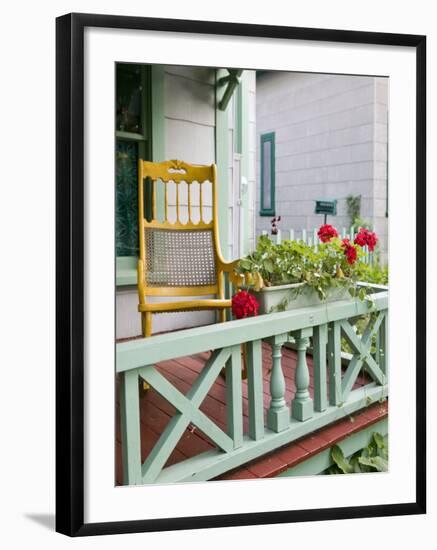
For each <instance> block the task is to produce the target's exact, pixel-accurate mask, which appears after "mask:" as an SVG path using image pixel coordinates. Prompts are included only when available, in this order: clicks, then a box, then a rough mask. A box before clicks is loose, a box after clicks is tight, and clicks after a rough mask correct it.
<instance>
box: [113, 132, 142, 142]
mask: <svg viewBox="0 0 437 550" xmlns="http://www.w3.org/2000/svg"><path fill="white" fill-rule="evenodd" d="M115 137H116V138H117V139H125V140H130V141H145V139H146V138H145V137H144V136H143V134H135V133H133V132H121V131H120V130H117V132H115Z"/></svg>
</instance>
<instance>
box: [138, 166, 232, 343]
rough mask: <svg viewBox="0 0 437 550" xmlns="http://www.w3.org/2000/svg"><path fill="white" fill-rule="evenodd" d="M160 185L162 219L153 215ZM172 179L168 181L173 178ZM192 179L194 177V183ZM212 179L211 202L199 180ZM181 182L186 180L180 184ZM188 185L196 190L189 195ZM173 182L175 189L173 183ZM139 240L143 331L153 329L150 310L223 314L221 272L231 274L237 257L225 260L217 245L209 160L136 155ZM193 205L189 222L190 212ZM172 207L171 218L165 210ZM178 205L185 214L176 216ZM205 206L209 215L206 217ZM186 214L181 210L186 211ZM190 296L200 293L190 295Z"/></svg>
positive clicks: (213, 172) (212, 171)
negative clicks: (147, 193)
mask: <svg viewBox="0 0 437 550" xmlns="http://www.w3.org/2000/svg"><path fill="white" fill-rule="evenodd" d="M146 178H148V185H151V186H152V188H151V197H152V201H151V202H152V208H151V210H152V212H151V216H149V218H150V219H146V217H145V214H144V183H145V181H147V179H146ZM158 182H162V183H159V185H161V186H162V187H163V193H160V196H161V197H163V201H164V205H163V214H162V216H161V217H163V218H164V219H163V220H162V221H161V220H158V219H157V200H158V191H157V185H158ZM172 182H173V183H172ZM182 182H185V183H186V189H187V193H186V194H187V200H186V204H184V205H182V204H181V183H182ZM193 182H197V184H198V185H197V184H195V185H194V186H193ZM206 182H210V185H211V187H212V188H211V197H212V204H209V205H206V204H205V202H204V200H203V199H204V196H205V195H204V192H203V186H204V185H205V183H206ZM170 185H172V186H173V190H175V193H174V195H175V200H174V204H170V202H169V191H170V189H169V187H170ZM184 187H185V186H184ZM193 187H196V191H197V193H195V194H196V195H197V196H195V197H193V194H194V193H192V191H193ZM174 188H175V189H174ZM138 204H139V243H140V258H139V260H138V296H139V305H138V311H139V312H140V313H141V321H142V333H143V336H145V337H147V336H150V335H151V334H152V315H153V314H154V313H162V312H174V311H190V310H194V311H195V310H216V311H217V312H218V315H219V321H225V320H226V309H227V308H230V307H231V300H230V299H229V298H225V281H224V273H229V276H230V278H231V279H232V274H233V269H234V267H235V264H236V262H225V260H224V259H223V256H222V254H221V250H220V240H219V231H218V208H217V170H216V166H215V164H212V165H211V166H196V165H191V164H187V163H186V162H183V161H180V160H169V161H165V162H148V161H143V160H141V159H140V161H139V170H138ZM195 209H197V215H196V218H198V221H196V223H194V222H193V217H194V216H193V214H194V212H195ZM170 210H172V212H174V211H175V214H176V216H175V218H176V219H174V220H172V221H170V219H169V212H170ZM181 210H183V211H184V213H185V214H188V215H187V217H188V219H187V220H186V221H182V220H181ZM206 210H208V211H209V210H210V211H211V212H212V219H210V220H208V219H207V220H205V217H204V214H205V211H206ZM185 217H186V216H185ZM152 296H159V297H174V296H182V297H187V299H186V300H183V301H177V302H176V301H160V302H150V301H149V298H150V297H152ZM192 296H196V297H202V296H205V298H197V299H193V298H190V297H192Z"/></svg>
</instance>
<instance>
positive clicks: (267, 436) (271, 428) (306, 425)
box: [117, 289, 388, 485]
mask: <svg viewBox="0 0 437 550" xmlns="http://www.w3.org/2000/svg"><path fill="white" fill-rule="evenodd" d="M369 312H371V313H372V314H371V315H370V316H369V317H370V318H369V322H368V325H367V327H366V329H365V330H364V332H363V334H362V336H359V335H358V334H357V333H356V332H355V330H354V328H353V325H352V324H351V321H352V320H353V319H354V318H356V317H358V316H361V315H363V314H365V313H369ZM387 317H388V291H386V290H382V291H381V289H378V292H376V293H375V294H373V295H372V300H371V307H369V302H367V301H365V302H361V301H359V300H352V299H351V300H347V301H341V302H333V303H329V304H321V305H318V306H314V307H310V308H301V309H298V310H294V311H285V312H281V313H272V314H268V315H262V316H259V317H252V318H249V319H244V320H240V321H230V322H227V323H222V324H217V325H213V326H206V327H200V328H194V329H189V330H184V331H179V332H174V333H171V334H165V335H161V336H154V337H151V338H147V339H142V340H135V341H131V342H125V343H120V344H117V372H118V373H119V376H120V411H121V426H122V456H123V473H124V484H125V485H142V484H148V483H174V482H177V481H204V480H208V479H211V478H213V477H216V476H218V475H220V474H222V473H224V472H226V471H228V470H231V469H233V468H236V467H238V466H240V465H241V464H244V463H246V462H248V461H250V460H253V459H255V458H257V457H259V456H261V455H263V454H265V453H268V452H270V451H273V450H275V449H276V448H279V447H281V446H283V445H285V444H287V443H290V442H292V441H294V440H296V439H298V438H300V437H302V436H304V435H307V434H308V433H311V432H313V431H314V430H317V429H319V428H321V427H323V426H326V425H327V424H330V423H332V422H334V421H336V420H338V419H339V418H342V417H344V416H348V415H350V414H351V413H353V412H355V411H357V410H359V409H361V408H363V407H366V406H368V405H369V404H371V403H373V402H375V401H378V400H380V399H382V398H385V397H386V396H387V395H388V385H387V359H388V357H387V339H388V338H387V330H388V318H387ZM310 337H311V338H312V353H313V371H314V400H313V399H312V398H311V397H310V393H309V384H310V376H309V368H308V364H307V359H306V357H307V354H306V351H307V348H308V346H309V339H310ZM342 337H343V338H345V339H346V341H347V342H348V344H349V347H350V348H351V350H352V354H351V358H350V361H349V364H348V366H347V368H346V370H345V372H344V373H343V372H342V352H341V340H342ZM291 339H293V341H294V342H295V346H296V350H297V367H296V372H295V377H296V380H295V381H296V393H295V395H294V398H293V400H292V402H291V403H287V402H286V399H285V379H284V374H283V370H282V365H281V355H282V346H283V345H284V344H286V343H287V342H289V341H290V340H291ZM262 340H266V341H267V342H269V343H270V345H271V349H272V370H271V375H270V394H271V401H270V406H269V409H268V413H267V421H266V423H265V422H264V411H263V383H262V381H263V373H262V345H261V344H262ZM245 342H246V343H247V345H246V349H247V365H246V367H247V385H248V404H249V428H248V432H247V433H243V410H242V403H243V398H242V380H241V352H240V350H241V344H242V343H245ZM212 348H214V352H213V353H212V355H211V357H210V359H209V360H208V361H207V363H206V364H205V366H204V367H203V369H202V371H201V373H200V374H199V376H198V378H197V380H196V381H195V383H194V384H193V385H192V387H191V388H190V390H189V391H188V392H187V394H186V395H183V394H182V393H181V392H180V391H179V390H177V389H176V388H175V387H174V386H173V385H172V384H171V383H170V382H169V381H168V380H167V379H166V378H165V377H164V376H163V375H162V374H160V373H159V372H158V370H157V369H156V368H155V365H156V364H157V363H159V362H160V361H166V360H170V359H175V358H178V357H182V356H187V355H192V354H196V353H201V352H205V351H208V350H211V349H212ZM223 367H225V372H226V388H227V399H226V403H227V429H226V432H225V431H223V430H222V429H221V428H219V427H218V426H217V425H216V424H215V423H214V422H213V421H212V420H211V419H210V418H209V417H208V416H206V415H205V414H204V413H203V412H202V411H201V410H200V408H199V407H200V405H201V403H202V401H203V400H204V398H205V397H206V395H207V394H208V391H209V389H210V388H211V386H212V385H213V384H214V381H215V380H216V378H217V376H218V375H219V373H220V371H221V369H222V368H223ZM362 368H364V369H365V370H366V372H367V373H368V374H369V375H370V378H371V379H372V381H371V382H369V383H368V384H366V385H365V386H363V387H361V388H359V389H353V387H354V383H355V381H356V379H357V377H358V375H359V373H360V371H361V369H362ZM139 379H143V380H146V381H147V382H148V383H149V384H150V386H152V387H153V388H154V389H155V390H156V391H157V392H158V393H159V394H160V395H161V396H162V397H163V398H164V399H166V400H167V401H168V402H169V403H171V404H172V405H173V406H174V407H175V409H176V410H177V413H176V414H175V416H174V417H173V418H172V419H171V421H170V422H169V424H168V425H167V427H166V428H165V430H164V431H163V433H162V434H161V437H160V438H159V440H158V441H157V443H156V444H155V446H154V447H153V449H152V451H151V452H150V453H149V455H148V456H147V458H146V460H145V461H144V462H142V461H141V434H140V411H139V393H138V383H139ZM328 380H329V391H328ZM190 424H194V425H195V426H197V427H198V428H199V429H200V430H201V431H203V432H204V433H205V434H206V435H207V436H208V437H209V439H210V440H211V441H212V442H214V443H215V445H216V447H217V448H216V449H213V450H210V451H207V452H204V453H201V454H199V455H197V456H195V457H192V458H189V459H186V460H184V461H182V462H179V463H178V464H174V465H172V466H169V467H164V466H165V463H166V461H167V459H168V457H169V456H170V454H171V452H172V451H173V449H174V448H175V447H176V445H177V443H178V441H179V439H180V438H181V436H182V435H183V433H184V431H185V430H186V429H187V427H188V426H189V425H190Z"/></svg>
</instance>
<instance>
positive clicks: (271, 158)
mask: <svg viewBox="0 0 437 550" xmlns="http://www.w3.org/2000/svg"><path fill="white" fill-rule="evenodd" d="M266 154H267V156H268V158H266ZM260 156H261V202H260V212H259V215H260V216H274V215H275V176H276V170H275V132H270V133H268V134H262V135H261V148H260ZM267 162H268V163H269V164H268V165H267V169H266V163H267ZM266 180H268V181H266ZM267 188H268V189H267ZM266 191H267V192H266Z"/></svg>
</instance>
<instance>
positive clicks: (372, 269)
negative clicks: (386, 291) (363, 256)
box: [359, 263, 388, 285]
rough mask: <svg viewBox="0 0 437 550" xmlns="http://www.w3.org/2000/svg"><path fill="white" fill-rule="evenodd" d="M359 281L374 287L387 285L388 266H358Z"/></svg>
mask: <svg viewBox="0 0 437 550" xmlns="http://www.w3.org/2000/svg"><path fill="white" fill-rule="evenodd" d="M359 277H360V281H362V282H364V283H373V284H376V285H388V266H384V267H381V266H380V265H379V264H377V263H375V264H374V265H367V264H362V265H360V275H359Z"/></svg>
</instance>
